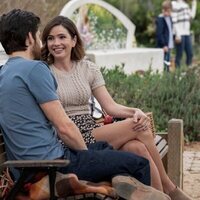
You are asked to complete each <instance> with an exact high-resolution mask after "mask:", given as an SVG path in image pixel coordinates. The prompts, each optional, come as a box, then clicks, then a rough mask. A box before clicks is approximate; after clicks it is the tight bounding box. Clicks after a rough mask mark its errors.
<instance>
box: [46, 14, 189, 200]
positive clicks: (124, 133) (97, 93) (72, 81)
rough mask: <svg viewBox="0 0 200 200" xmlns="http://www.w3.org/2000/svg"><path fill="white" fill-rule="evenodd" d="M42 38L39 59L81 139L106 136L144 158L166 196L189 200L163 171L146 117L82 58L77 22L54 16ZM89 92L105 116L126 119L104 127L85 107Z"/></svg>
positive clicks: (114, 144)
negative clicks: (116, 98) (50, 74)
mask: <svg viewBox="0 0 200 200" xmlns="http://www.w3.org/2000/svg"><path fill="white" fill-rule="evenodd" d="M42 42H43V48H42V59H43V60H44V61H46V62H47V63H48V64H50V68H51V70H52V72H53V74H54V75H55V78H56V80H57V82H58V95H59V98H60V100H61V103H62V105H63V107H64V109H65V111H66V112H67V114H68V116H69V117H70V118H71V119H72V120H73V121H74V122H75V123H76V125H77V126H78V127H79V129H80V131H81V132H82V135H83V137H84V139H85V142H86V143H87V144H90V143H94V142H95V141H102V140H104V141H107V142H108V143H109V144H111V145H112V146H113V147H114V148H115V149H118V150H122V151H128V152H132V153H136V154H138V155H140V156H143V157H145V158H147V159H148V160H149V161H150V167H151V179H152V182H151V185H152V186H153V187H155V188H156V189H158V190H161V191H164V192H165V193H166V194H169V195H170V196H171V198H172V200H189V199H190V198H189V197H187V196H186V195H185V194H184V193H183V192H182V191H181V190H180V189H179V188H177V187H176V186H175V185H174V184H173V183H172V181H171V180H170V179H169V177H168V176H167V174H166V172H165V169H164V167H163V164H162V161H161V159H160V156H159V153H158V151H157V148H156V146H155V144H154V138H153V135H152V133H151V131H150V129H149V119H148V117H147V116H146V115H145V113H143V112H142V111H141V110H140V109H138V108H129V107H126V106H123V105H120V104H117V103H116V102H115V101H114V100H113V99H112V97H111V96H110V94H109V93H108V91H107V89H106V87H105V82H104V80H103V77H102V74H101V72H100V70H99V68H98V67H97V66H96V65H95V64H94V63H92V62H90V61H87V60H84V56H85V52H84V47H83V43H82V41H81V39H80V35H79V33H78V31H77V28H76V26H75V24H74V23H73V22H72V21H71V20H70V19H68V18H66V17H63V16H57V17H55V18H54V19H52V20H51V21H50V22H49V23H48V24H47V25H46V27H45V29H44V31H43V35H42ZM91 95H94V97H95V98H96V99H97V100H98V102H99V103H100V105H101V106H102V108H103V109H104V110H105V111H106V112H107V113H108V114H109V115H112V116H114V117H119V118H126V120H123V121H119V122H116V123H113V124H108V125H105V126H100V125H98V124H96V123H95V121H94V120H93V118H92V116H91V114H90V109H89V103H88V100H89V98H90V97H91Z"/></svg>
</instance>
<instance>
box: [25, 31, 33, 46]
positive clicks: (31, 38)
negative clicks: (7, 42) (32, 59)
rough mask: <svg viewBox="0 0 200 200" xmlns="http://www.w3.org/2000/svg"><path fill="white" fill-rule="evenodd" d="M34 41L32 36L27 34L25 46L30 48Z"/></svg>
mask: <svg viewBox="0 0 200 200" xmlns="http://www.w3.org/2000/svg"><path fill="white" fill-rule="evenodd" d="M34 42H35V40H34V38H33V35H32V33H31V32H29V33H28V36H27V37H26V46H30V45H31V44H34Z"/></svg>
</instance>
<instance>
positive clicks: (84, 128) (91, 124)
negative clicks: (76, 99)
mask: <svg viewBox="0 0 200 200" xmlns="http://www.w3.org/2000/svg"><path fill="white" fill-rule="evenodd" d="M69 118H70V119H71V120H72V121H73V122H74V123H75V124H76V126H77V127H78V128H79V130H80V132H81V134H82V136H83V139H84V140H85V143H86V145H89V144H91V143H95V142H96V140H95V138H94V137H93V136H92V130H93V129H94V128H97V127H100V126H101V125H100V124H97V123H96V121H95V120H94V118H93V117H92V115H90V114H83V115H74V116H69Z"/></svg>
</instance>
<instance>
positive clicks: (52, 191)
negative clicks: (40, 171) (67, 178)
mask: <svg viewBox="0 0 200 200" xmlns="http://www.w3.org/2000/svg"><path fill="white" fill-rule="evenodd" d="M48 175H49V189H50V200H57V197H56V196H55V180H56V168H54V167H50V168H49V169H48Z"/></svg>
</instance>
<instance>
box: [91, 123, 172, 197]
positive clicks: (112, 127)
mask: <svg viewBox="0 0 200 200" xmlns="http://www.w3.org/2000/svg"><path fill="white" fill-rule="evenodd" d="M134 126H135V124H134V123H133V120H132V119H126V120H123V121H119V122H115V123H112V124H108V125H105V126H102V127H99V128H96V129H94V130H93V132H92V134H93V135H94V137H95V139H96V140H97V141H101V140H104V141H107V142H108V143H109V144H111V145H112V146H113V147H114V148H115V149H120V148H121V147H122V146H124V145H125V144H126V143H128V142H129V141H130V140H134V139H137V140H139V141H140V142H142V143H143V144H144V145H145V146H146V148H147V150H148V152H149V154H150V156H151V158H152V160H153V162H154V164H155V165H156V167H157V169H158V172H159V174H160V178H161V182H162V186H163V190H164V192H165V193H167V194H169V192H171V191H173V190H174V189H175V185H174V184H173V183H172V181H171V180H170V179H169V177H168V176H167V174H166V171H165V168H164V166H163V163H162V160H161V158H160V155H159V152H158V150H157V148H156V145H155V143H154V138H153V134H152V133H151V131H150V129H148V130H146V131H143V132H136V131H134V130H133V128H134ZM144 157H145V156H144Z"/></svg>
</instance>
